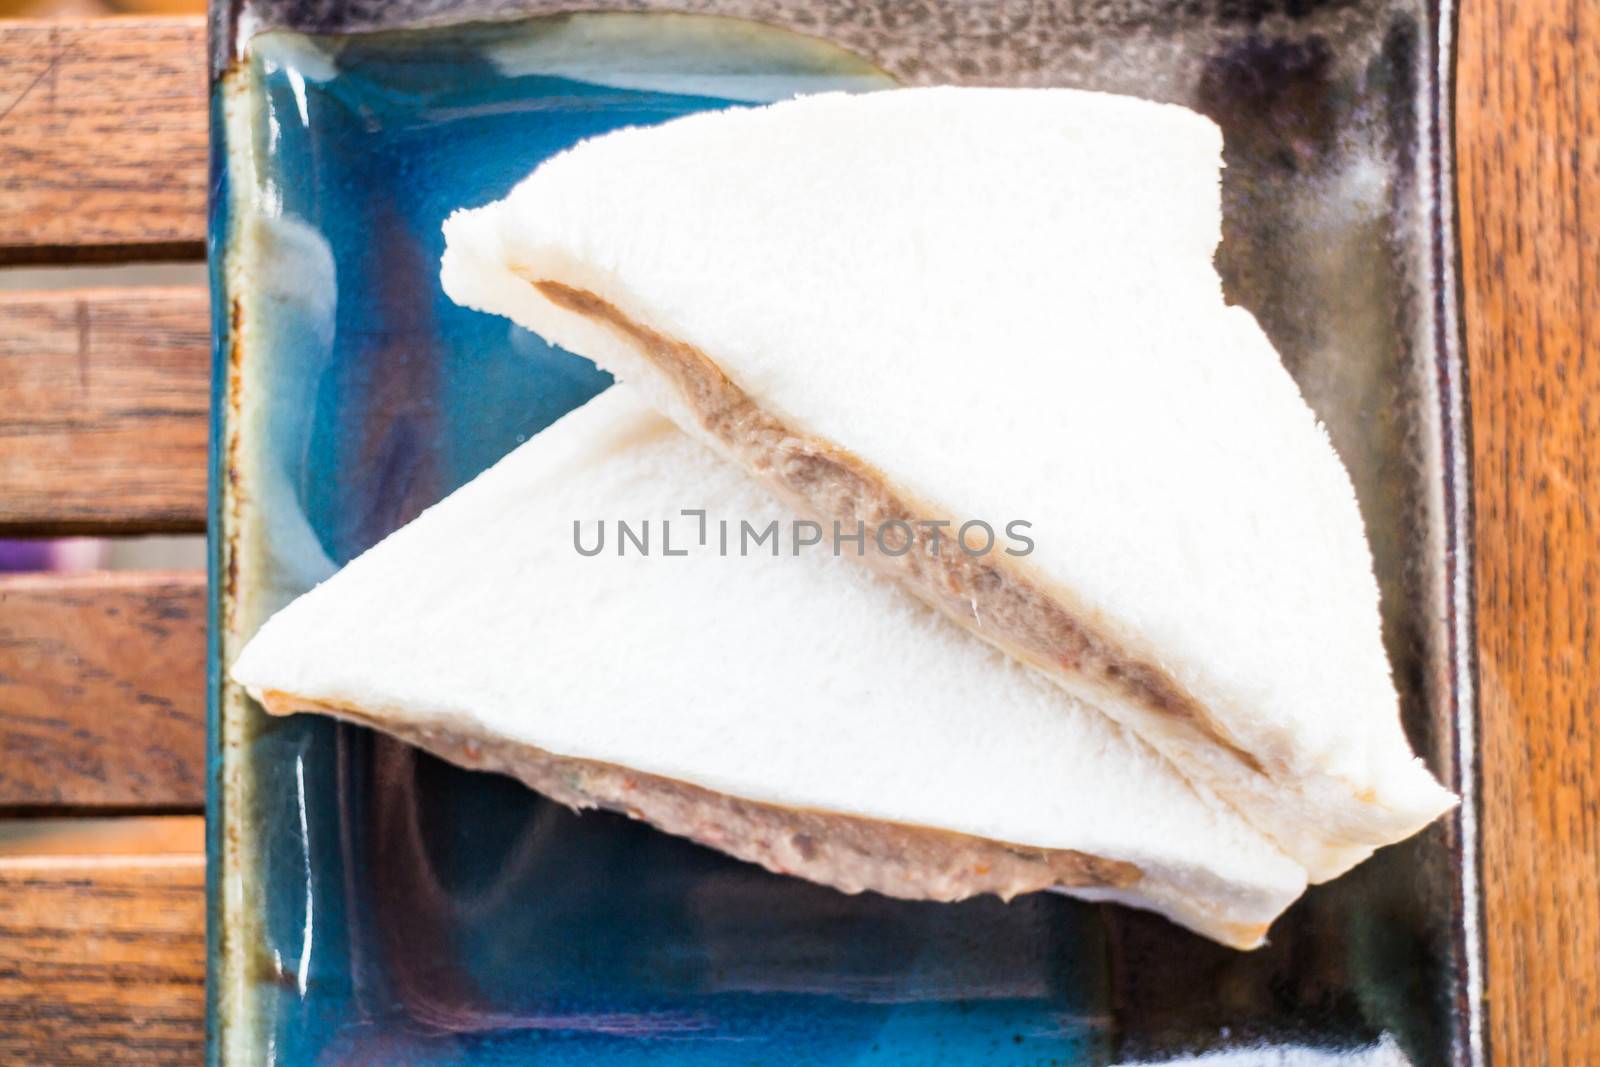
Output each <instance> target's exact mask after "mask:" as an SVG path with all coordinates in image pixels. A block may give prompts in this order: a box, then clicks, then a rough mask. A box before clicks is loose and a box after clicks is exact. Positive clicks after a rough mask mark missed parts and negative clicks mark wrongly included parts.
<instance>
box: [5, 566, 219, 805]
mask: <svg viewBox="0 0 1600 1067" xmlns="http://www.w3.org/2000/svg"><path fill="white" fill-rule="evenodd" d="M205 593H206V582H205V575H204V574H202V573H199V572H152V573H141V572H114V573H105V572H99V573H87V574H56V575H50V574H45V575H0V809H4V810H7V811H13V812H15V811H28V810H43V809H60V808H73V809H78V810H88V809H96V808H100V809H113V810H119V811H127V810H138V809H140V808H146V809H149V808H153V809H160V810H167V811H170V810H188V811H199V810H201V808H202V807H203V805H204V803H205V670H206V661H205V657H206V610H205Z"/></svg>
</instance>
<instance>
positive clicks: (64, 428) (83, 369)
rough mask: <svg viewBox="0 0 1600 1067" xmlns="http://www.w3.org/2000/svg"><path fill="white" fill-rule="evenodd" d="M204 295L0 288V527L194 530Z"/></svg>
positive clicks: (200, 497) (199, 488) (205, 371)
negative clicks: (1, 290)
mask: <svg viewBox="0 0 1600 1067" xmlns="http://www.w3.org/2000/svg"><path fill="white" fill-rule="evenodd" d="M207 307H208V297H207V294H206V292H205V290H204V289H203V288H199V287H187V288H171V289H104V290H86V291H83V292H51V293H0V532H4V531H6V530H7V529H9V530H10V531H12V532H17V531H24V532H48V533H61V532H91V531H101V530H115V531H118V532H132V531H140V530H143V531H150V530H201V529H204V528H205V508H206V432H207V423H208V414H207V411H208V404H209V400H210V393H209V390H210V353H209V341H208V337H209V331H208V319H207V316H208V311H207Z"/></svg>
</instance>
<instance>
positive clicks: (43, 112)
mask: <svg viewBox="0 0 1600 1067" xmlns="http://www.w3.org/2000/svg"><path fill="white" fill-rule="evenodd" d="M205 101H206V48H205V26H204V22H203V20H202V19H200V18H199V17H191V18H144V19H76V20H57V21H38V22H0V262H44V261H52V260H62V259H69V258H76V259H83V258H96V259H108V258H112V259H134V258H152V257H172V256H194V255H200V254H201V253H202V242H203V240H204V237H205V201H206V103H205Z"/></svg>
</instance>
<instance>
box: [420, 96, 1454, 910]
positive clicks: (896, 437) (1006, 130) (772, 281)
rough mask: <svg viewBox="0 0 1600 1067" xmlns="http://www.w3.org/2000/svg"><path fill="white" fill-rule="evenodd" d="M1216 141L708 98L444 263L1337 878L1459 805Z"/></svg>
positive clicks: (1040, 108) (504, 219)
mask: <svg viewBox="0 0 1600 1067" xmlns="http://www.w3.org/2000/svg"><path fill="white" fill-rule="evenodd" d="M1221 148H1222V138H1221V135H1220V133H1219V131H1218V129H1217V127H1216V126H1215V125H1214V124H1212V123H1211V122H1210V121H1209V120H1207V119H1205V118H1203V117H1201V116H1199V115H1197V114H1195V113H1193V112H1190V111H1188V110H1186V109H1183V108H1180V107H1175V106H1170V105H1162V104H1155V103H1150V102H1146V101H1141V100H1136V99H1132V98H1126V97H1118V96H1110V95H1104V94H1097V93H1087V92H1078V91H1071V90H1018V89H966V88H961V89H957V88H934V89H907V90H894V91H888V92H880V93H870V94H862V95H847V94H830V95H821V96H815V97H807V98H802V99H798V100H793V101H788V102H784V103H779V104H774V105H771V106H768V107H762V108H752V109H732V110H725V111H720V112H712V113H704V114H699V115H694V116H690V117H686V118H682V119H678V120H675V121H672V122H669V123H665V124H663V125H660V126H657V127H653V128H647V129H629V130H622V131H617V132H614V133H611V134H608V135H606V136H603V137H599V138H596V139H594V140H591V141H588V142H585V143H583V144H580V145H578V146H576V147H574V148H573V149H571V150H569V151H568V152H566V153H564V154H562V155H559V156H557V157H554V158H552V159H550V160H548V161H547V162H545V163H544V164H543V165H542V166H540V167H539V168H538V169H537V170H536V171H535V172H534V173H533V174H532V175H530V176H529V177H528V178H527V179H525V180H524V181H523V182H522V183H521V184H519V185H518V186H517V187H516V188H515V189H514V190H513V191H512V192H511V193H510V195H509V196H507V197H506V198H505V199H504V200H502V201H499V202H496V203H492V204H489V205H487V206H484V207H480V208H477V209H474V210H465V211H461V212H458V213H456V214H455V215H454V216H453V217H452V218H450V219H449V220H448V221H447V223H446V225H445V236H446V242H447V251H446V253H445V257H444V265H443V272H442V279H443V284H444V287H445V290H446V292H447V293H448V294H449V295H450V296H451V297H452V298H454V299H455V300H456V301H457V302H459V303H462V304H464V305H467V306H470V307H473V308H478V309H481V310H484V311H488V312H493V313H496V314H499V315H504V316H507V317H509V318H511V319H513V320H515V321H516V322H517V323H520V324H521V325H523V326H525V327H527V328H529V329H532V330H535V331H537V332H538V333H540V334H542V335H543V336H544V337H546V338H547V339H549V340H550V341H552V342H554V343H556V344H559V345H561V346H563V347H565V348H567V349H569V350H570V351H572V352H576V353H578V354H580V355H583V356H586V357H589V358H590V359H592V360H594V361H595V362H596V363H598V364H599V365H600V366H601V367H603V368H605V369H607V370H610V371H612V372H613V373H614V374H616V376H617V377H618V378H619V379H620V380H622V381H624V382H626V383H628V384H629V385H630V386H632V387H633V388H634V389H635V390H637V392H638V393H639V394H640V395H641V396H643V397H644V398H645V399H646V401H647V402H648V403H649V404H650V405H651V406H652V407H654V408H656V409H657V410H659V411H661V412H663V413H664V414H665V415H667V416H668V417H669V418H671V419H672V420H673V421H674V422H675V423H676V424H677V425H678V426H679V427H680V428H682V429H683V430H685V431H687V432H688V433H689V434H691V435H693V436H695V437H696V438H697V439H698V440H700V441H702V442H704V443H706V444H708V445H710V446H711V447H712V448H714V449H715V450H717V451H718V452H719V453H720V454H721V455H722V456H723V457H725V458H727V459H728V460H731V461H732V462H734V463H736V464H737V465H739V466H741V467H742V468H744V469H745V470H747V471H749V472H751V473H753V474H754V475H755V476H757V477H758V478H760V479H761V480H763V481H764V482H765V483H766V485H767V486H768V487H769V488H770V489H771V490H772V491H773V492H774V493H775V494H776V495H777V496H778V497H779V498H780V499H781V500H783V501H784V502H785V504H786V506H789V507H791V508H794V509H796V510H798V511H800V512H801V513H803V514H805V515H807V516H809V517H810V518H812V519H813V520H814V521H817V522H819V523H820V524H821V525H822V526H824V527H825V528H827V527H831V526H833V524H838V525H839V527H840V528H841V529H843V530H846V531H855V530H858V529H861V528H865V529H866V530H868V531H871V532H872V534H873V535H872V536H869V537H868V538H867V551H866V552H865V553H864V554H863V559H864V562H866V563H867V564H868V565H870V566H871V567H872V568H874V569H875V570H877V571H878V572H879V573H881V574H884V575H887V576H889V577H891V578H893V579H894V580H895V581H897V582H899V583H900V584H901V585H902V586H903V587H904V588H906V589H907V590H909V591H910V592H912V593H913V594H915V595H916V596H917V597H919V598H920V599H922V600H923V601H925V602H926V603H928V604H930V605H932V606H934V607H936V608H938V609H939V610H940V611H942V612H943V613H944V614H945V615H947V616H948V617H949V618H951V619H953V620H955V621H956V622H957V623H958V624H960V625H962V626H964V627H966V628H967V629H968V630H969V631H971V632H972V633H973V634H975V635H977V636H978V637H980V638H982V639H983V640H984V641H987V642H989V643H990V644H991V645H993V646H994V647H996V648H998V649H1000V650H1002V651H1003V652H1005V653H1006V654H1007V655H1008V656H1010V657H1012V658H1013V659H1015V660H1017V661H1019V662H1022V663H1026V664H1028V665H1030V666H1031V667H1032V668H1034V669H1036V670H1038V671H1040V672H1043V673H1044V674H1045V675H1047V676H1048V677H1049V678H1050V679H1052V681H1053V682H1054V683H1055V684H1057V685H1059V686H1060V687H1062V688H1063V689H1064V690H1065V691H1066V692H1068V693H1070V694H1072V695H1073V696H1075V697H1077V698H1079V699H1080V700H1082V701H1084V702H1087V703H1089V704H1092V705H1093V706H1095V707H1097V708H1099V709H1101V710H1102V711H1103V712H1104V713H1105V714H1107V715H1109V716H1111V717H1112V718H1113V719H1115V720H1116V721H1117V722H1118V723H1120V724H1122V725H1124V726H1126V727H1128V728H1130V729H1132V730H1133V731H1134V732H1135V733H1137V734H1138V735H1139V736H1140V737H1142V738H1143V739H1144V740H1145V741H1146V742H1148V743H1149V744H1150V745H1152V746H1153V747H1154V748H1155V749H1156V750H1158V751H1159V752H1161V753H1162V754H1163V755H1165V756H1166V757H1167V758H1168V759H1170V760H1171V761H1172V762H1173V763H1174V764H1175V765H1176V766H1177V767H1178V768H1179V770H1180V771H1181V772H1182V773H1183V774H1184V775H1185V776H1186V777H1188V778H1189V779H1190V780H1192V781H1193V782H1195V783H1196V784H1197V785H1198V786H1199V787H1201V788H1203V789H1205V790H1207V791H1208V792H1211V793H1215V794H1217V795H1219V796H1221V797H1223V798H1224V799H1226V800H1227V802H1228V803H1230V804H1231V805H1233V806H1234V807H1235V808H1236V809H1237V810H1238V811H1239V812H1240V813H1241V814H1242V815H1243V816H1244V817H1245V818H1246V819H1248V820H1249V821H1250V822H1251V823H1253V824H1254V825H1255V826H1256V827H1258V828H1259V829H1261V830H1262V831H1263V832H1265V833H1266V834H1268V835H1269V836H1270V837H1271V838H1272V839H1273V840H1274V841H1275V842H1276V843H1277V844H1278V845H1279V847H1280V848H1282V849H1283V850H1284V851H1285V852H1286V853H1287V854H1288V855H1289V856H1291V857H1292V858H1293V859H1294V860H1295V861H1297V862H1298V863H1299V864H1301V865H1302V866H1303V867H1305V868H1306V869H1307V870H1308V871H1309V873H1310V877H1311V879H1312V880H1313V881H1322V880H1326V879H1328V878H1332V877H1334V876H1336V875H1338V874H1339V873H1341V872H1343V871H1344V870H1346V869H1348V868H1349V867H1350V866H1352V865H1354V864H1356V863H1358V862H1360V861H1361V860H1362V859H1363V858H1365V857H1366V856H1368V855H1369V854H1370V853H1371V852H1372V850H1373V849H1375V848H1377V847H1379V846H1382V845H1384V844H1387V843H1390V842H1393V841H1397V840H1399V839H1401V838H1404V837H1406V836H1408V835H1410V834H1412V833H1414V832H1416V831H1417V830H1419V829H1420V828H1422V827H1423V826H1425V825H1427V824H1428V823H1429V822H1430V821H1432V820H1433V819H1435V818H1436V817H1437V816H1439V815H1440V814H1441V813H1443V812H1445V811H1447V810H1448V809H1449V808H1450V807H1451V806H1452V805H1453V804H1454V802H1455V798H1454V797H1453V796H1452V795H1451V794H1450V793H1449V792H1448V791H1447V790H1445V789H1444V788H1443V787H1442V786H1440V784H1439V783H1438V782H1437V781H1436V780H1435V779H1434V778H1433V776H1432V775H1431V774H1430V773H1429V771H1428V770H1427V768H1426V767H1425V766H1424V764H1423V763H1422V762H1421V761H1420V760H1419V759H1417V758H1416V757H1415V755H1414V754H1413V753H1412V751H1411V748H1410V745H1409V743H1408V741H1407V739H1406V736H1405V734H1404V732H1403V730H1402V727H1401V723H1400V719H1399V710H1398V699H1397V696H1396V691H1395V687H1394V684H1393V681H1392V678H1391V674H1390V668H1389V663H1388V660H1387V657H1386V654H1385V651H1384V647H1383V643H1382V636H1381V633H1380V626H1381V623H1380V618H1379V605H1378V586H1377V583H1376V580H1375V579H1374V576H1373V568H1372V558H1371V553H1370V550H1369V548H1368V545H1367V541H1366V537H1365V533H1364V529H1363V525H1362V518H1361V513H1360V510H1359V507H1358V505H1357V501H1356V497H1355V494H1354V491H1353V489H1352V486H1351V482H1350V479H1349V476H1348V474H1347V472H1346V471H1345V469H1344V467H1343V465H1342V464H1341V462H1340V460H1339V457H1338V456H1337V455H1336V454H1335V452H1334V450H1333V448H1332V446H1331V445H1330V443H1329V440H1328V437H1327V435H1326V433H1325V431H1324V430H1323V428H1322V427H1321V425H1320V424H1319V423H1318V421H1317V419H1316V417H1315V415H1314V414H1313V412H1312V411H1311V409H1310V407H1309V406H1308V405H1307V404H1306V402H1305V400H1304V398H1303V397H1302V396H1301V394H1300V392H1299V390H1298V388H1297V387H1296V385H1295V382H1294V381H1293V379H1292V378H1291V377H1290V375H1289V374H1288V372H1287V371H1286V370H1285V368H1284V366H1283V364H1282V361H1281V360H1280V359H1279V357H1278V355H1277V353H1276V352H1275V351H1274V349H1273V347H1272V344H1271V343H1270V341H1269V340H1268V338H1267V337H1266V336H1265V335H1264V334H1263V332H1262V330H1261V328H1260V327H1259V326H1258V324H1257V323H1256V321H1255V319H1254V318H1253V317H1252V316H1251V315H1250V313H1249V312H1248V311H1246V310H1244V309H1243V308H1240V307H1237V306H1230V305H1228V304H1227V303H1226V302H1225V301H1224V299H1223V294H1222V288H1221V283H1220V280H1219V278H1218V275H1217V273H1216V270H1215V268H1214V266H1213V263H1212V258H1213V255H1214V253H1215V250H1216V247H1217V244H1218V241H1219V235H1220V226H1221V221H1220V219H1221V213H1220V197H1219V177H1218V176H1219V172H1220V166H1221ZM886 531H887V533H885V532H886ZM1005 534H1015V535H1016V536H1015V537H1012V538H1009V539H1006V538H1005V537H1004V535H1005ZM997 539H1001V545H997V544H996V540H997ZM1002 545H1003V547H1001V546H1002ZM980 549H986V550H983V551H980ZM980 703H981V704H982V706H984V707H986V708H988V709H990V710H992V711H995V712H996V714H998V709H999V707H1000V706H1002V704H1003V703H1004V702H1003V701H997V700H988V701H981V702H980ZM1065 706H1066V705H1063V707H1065ZM1072 706H1073V707H1078V706H1079V705H1072ZM1001 728H1002V727H1001V725H1000V720H999V719H996V720H995V729H996V730H1000V729H1001Z"/></svg>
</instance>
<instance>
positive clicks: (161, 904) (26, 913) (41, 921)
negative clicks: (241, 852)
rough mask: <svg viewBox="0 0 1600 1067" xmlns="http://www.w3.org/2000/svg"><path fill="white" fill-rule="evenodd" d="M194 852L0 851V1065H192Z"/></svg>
mask: <svg viewBox="0 0 1600 1067" xmlns="http://www.w3.org/2000/svg"><path fill="white" fill-rule="evenodd" d="M205 974H206V960H205V863H204V859H203V857H201V856H199V855H180V856H152V857H143V858H139V857H103V858H102V857H83V858H66V857H44V858H33V859H16V858H5V859H0V1063H8V1064H10V1063H14V1064H51V1065H53V1067H69V1065H78V1064H82V1065H89V1067H103V1065H105V1064H113V1063H114V1064H124V1063H130V1064H147V1063H149V1064H177V1063H199V1062H201V1059H202V1053H203V1047H204V1042H205Z"/></svg>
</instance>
